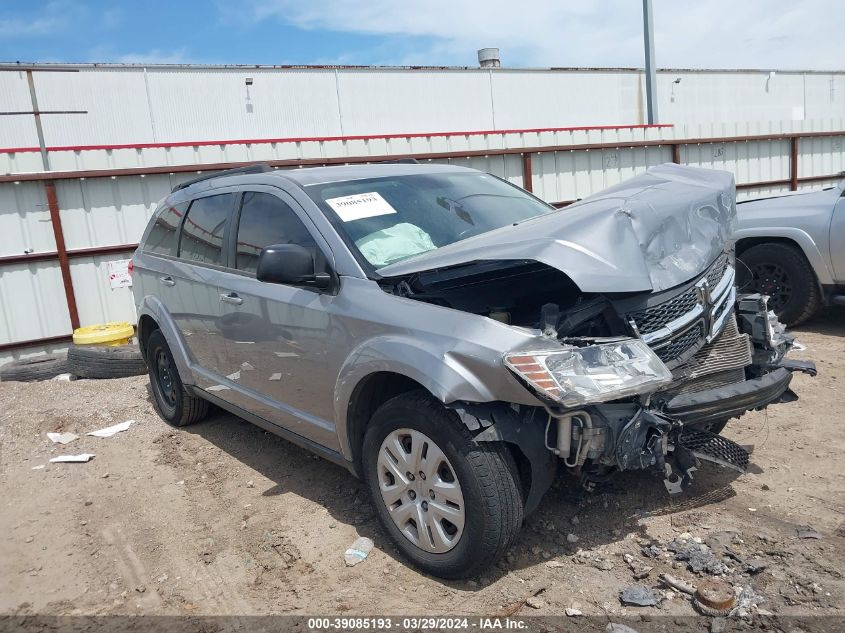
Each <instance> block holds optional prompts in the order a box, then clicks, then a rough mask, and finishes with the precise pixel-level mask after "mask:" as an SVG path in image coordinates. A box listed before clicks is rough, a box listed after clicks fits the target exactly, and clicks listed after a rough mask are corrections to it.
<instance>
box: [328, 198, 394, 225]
mask: <svg viewBox="0 0 845 633" xmlns="http://www.w3.org/2000/svg"><path fill="white" fill-rule="evenodd" d="M326 203H327V204H328V205H329V206H330V207H331V208H332V209H334V210H335V213H337V215H338V217H340V219H341V220H343V221H344V222H352V221H354V220H362V219H364V218H374V217H376V216H379V215H390V214H391V213H396V209H394V208H393V207H391V206H390V205H389V204H388V202H387V200H385V199H384V198H382V197H381V194H379V193H378V192H377V191H371V192H369V193H356V194H355V195H352V196H343V197H342V198H329V199H328V200H326Z"/></svg>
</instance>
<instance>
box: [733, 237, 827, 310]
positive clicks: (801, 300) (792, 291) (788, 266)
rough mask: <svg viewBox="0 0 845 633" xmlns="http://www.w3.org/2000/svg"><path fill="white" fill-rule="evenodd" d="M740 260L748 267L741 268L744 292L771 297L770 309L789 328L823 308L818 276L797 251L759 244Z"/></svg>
mask: <svg viewBox="0 0 845 633" xmlns="http://www.w3.org/2000/svg"><path fill="white" fill-rule="evenodd" d="M739 259H740V260H741V262H742V263H743V264H745V266H742V265H740V266H738V272H739V287H740V289H741V290H743V291H744V292H759V293H761V294H764V295H768V296H769V307H770V308H771V309H772V310H774V312H775V314H777V315H778V319H780V320H781V322H783V323H784V324H785V325H789V326H793V325H798V324H800V323H803V322H804V321H806V320H807V319H809V318H810V317H812V316H813V315H814V314H815V313H816V312H817V311H818V309H819V308H820V307H821V303H822V301H821V294H820V293H819V287H818V284H817V283H816V275H815V273H813V269H812V268H811V267H810V264H809V262H807V259H806V258H805V257H804V255H803V253H801V252H800V251H799V250H798V249H796V248H795V247H793V246H790V245H789V244H782V243H779V242H771V243H767V244H758V245H756V246H752V247H751V248H749V249H748V250H747V251H745V252H744V253H743V254H742V255H740V257H739ZM746 267H747V268H748V269H747V270H746Z"/></svg>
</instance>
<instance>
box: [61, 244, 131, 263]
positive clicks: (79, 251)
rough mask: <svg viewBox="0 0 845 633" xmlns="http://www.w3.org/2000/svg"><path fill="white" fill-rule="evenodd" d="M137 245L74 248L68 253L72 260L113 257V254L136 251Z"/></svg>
mask: <svg viewBox="0 0 845 633" xmlns="http://www.w3.org/2000/svg"><path fill="white" fill-rule="evenodd" d="M136 248H138V245H137V244H114V245H112V246H91V247H89V248H74V249H73V250H70V251H68V252H67V254H68V257H70V258H71V259H73V258H75V257H91V256H92V255H111V254H113V253H125V252H127V251H134V250H135V249H136Z"/></svg>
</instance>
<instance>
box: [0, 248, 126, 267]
mask: <svg viewBox="0 0 845 633" xmlns="http://www.w3.org/2000/svg"><path fill="white" fill-rule="evenodd" d="M136 248H138V245H137V244H115V245H113V246H90V247H88V248H74V249H70V250H68V251H67V256H68V258H69V259H74V258H76V257H91V256H96V255H110V254H113V253H125V252H127V251H134V250H135V249H136ZM58 256H59V253H58V252H57V251H43V252H40V253H24V254H22V255H0V266H2V265H3V264H28V263H31V262H42V261H47V260H51V259H56V258H57V257H58Z"/></svg>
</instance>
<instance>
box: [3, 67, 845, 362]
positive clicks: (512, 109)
mask: <svg viewBox="0 0 845 633" xmlns="http://www.w3.org/2000/svg"><path fill="white" fill-rule="evenodd" d="M245 76H251V77H253V78H254V83H253V86H251V87H250V92H249V101H247V96H246V86H245V85H244V83H243V79H244V77H245ZM35 78H36V88H37V90H38V96H39V102H40V107H41V108H42V109H44V110H47V109H62V110H66V109H87V110H88V111H89V113H88V114H87V115H55V116H45V117H43V119H44V124H45V127H44V133H45V137H46V139H47V145H48V146H64V145H74V146H76V145H85V146H90V145H98V144H124V145H131V144H137V143H150V144H155V143H159V144H161V143H169V142H178V141H202V140H227V139H228V140H237V139H238V138H241V139H243V138H250V139H260V138H262V137H272V138H277V139H281V138H285V137H296V138H302V137H326V136H329V137H333V136H350V135H351V136H356V135H366V134H372V133H390V132H400V133H401V132H414V131H420V130H423V131H424V130H430V131H432V132H434V131H439V132H449V131H450V130H456V129H466V130H478V129H485V128H487V129H492V128H498V129H514V128H517V127H525V128H535V127H543V126H544V125H548V124H549V122H550V121H552V120H554V121H555V122H556V124H558V125H560V124H562V123H568V124H571V123H576V124H577V123H584V122H587V121H588V120H589V121H590V122H605V123H607V122H618V119H615V118H614V117H616V116H617V115H618V116H619V117H623V118H624V120H627V121H631V120H635V121H636V120H639V119H638V117H639V116H640V112H639V105H638V103H639V96H640V94H641V86H640V77H639V75H638V74H636V73H615V74H614V73H604V72H602V73H568V74H566V73H554V72H547V73H543V72H538V71H508V72H502V73H500V72H495V73H492V74H491V73H489V72H486V71H442V72H441V71H396V70H390V71H388V70H385V71H373V70H351V69H344V70H342V71H335V70H332V69H325V70H319V71H318V70H308V71H297V70H285V71H282V70H256V69H253V70H249V71H245V70H240V71H227V72H221V71H217V70H207V69H188V70H178V69H155V71H154V72H153V71H149V72H147V73H145V72H144V71H143V70H140V69H129V70H119V69H105V70H96V71H92V70H85V71H81V72H76V73H40V74H39V73H37V72H36V73H35ZM671 79H672V77H661V78H660V81H661V82H669V83H666V84H665V85H664V86H663V89H662V93H661V99H664V100H666V104H664V106H665V107H664V106H662V107H664V109H663V114H664V118H666V117H668V116H674V115H673V114H672V112H680V111H681V110H680V109H681V108H682V106H683V107H685V108H687V110H686V112H687V113H690V114H689V117H690V118H688V119H687V120H685V122H684V123H683V124H680V125H675V126H674V127H666V128H642V127H629V128H618V129H582V130H546V131H537V130H534V131H530V130H529V131H524V132H514V133H495V132H491V133H486V134H451V135H438V134H434V135H429V136H400V137H393V138H351V139H339V140H338V139H335V140H312V141H294V142H280V141H279V142H252V143H229V144H212V145H190V144H189V145H186V146H155V147H123V148H103V149H84V148H78V147H77V148H75V149H66V150H62V151H50V152H49V156H50V162H51V167H52V169H53V170H55V171H86V172H90V171H91V170H103V169H117V168H151V167H160V166H178V165H203V164H213V163H227V162H239V161H257V160H286V159H288V160H289V159H296V160H300V159H327V158H337V157H361V156H374V157H380V156H389V155H405V154H416V155H423V156H424V155H425V154H430V153H446V152H448V153H456V154H460V152H482V153H483V155H480V156H471V157H461V156H453V157H449V158H438V159H436V160H439V161H443V162H451V163H453V164H460V165H466V166H470V167H475V168H477V169H481V170H484V171H488V172H490V173H493V174H496V175H498V176H501V177H503V178H506V179H507V180H509V181H511V182H513V183H515V184H517V185H524V184H525V182H524V180H523V169H524V164H523V157H522V155H521V154H519V153H510V154H505V155H503V154H497V150H503V149H509V150H518V149H519V148H543V147H556V148H557V147H559V148H561V149H559V150H558V151H553V152H540V153H533V154H532V155H531V158H532V168H531V175H532V185H533V190H534V192H535V193H536V194H537V195H538V196H540V197H541V198H543V199H545V200H547V201H549V202H564V201H571V200H574V199H577V198H582V197H585V196H587V195H590V194H591V193H594V192H596V191H598V190H600V189H602V188H604V187H606V186H609V185H612V184H615V183H617V182H619V181H621V180H623V179H625V178H627V177H629V176H632V175H634V174H635V173H638V172H640V171H642V170H643V169H645V168H647V167H649V166H651V165H656V164H659V163H663V162H668V161H671V160H673V158H675V156H674V155H673V148H672V147H671V143H672V141H674V140H676V139H684V140H685V141H686V142H685V143H684V144H681V145H679V146H678V148H676V149H677V152H678V156H677V158H679V159H680V161H681V162H683V163H687V164H691V165H700V166H705V167H713V168H718V169H727V170H729V171H732V172H733V173H734V174H735V177H736V180H737V182H738V183H740V184H743V183H761V182H765V181H773V180H774V181H779V183H778V184H775V185H760V186H757V187H753V188H746V189H743V190H741V191H740V194H739V196H740V198H742V197H748V196H756V195H765V194H767V193H778V192H781V191H784V190H787V189H789V186H790V183H789V179H790V177H791V176H792V175H793V174H791V170H790V165H791V160H790V152H791V142H790V140H788V139H769V140H749V141H739V142H736V141H722V140H719V139H720V138H722V137H734V136H743V135H765V134H788V135H794V134H801V133H804V132H808V131H819V130H836V131H840V130H845V119H844V118H843V115H845V112H842V108H833V107H832V106H830V104H831V103H834V104H835V100H836V93H835V91H834V90H833V89H832V88H831V86H834V87H835V82H834V83H830V82H831V81H834V80H839V77H838V76H837V77H834V78H833V79H830V80H828V79H825V77H824V76H815V75H807V76H806V77H804V76H803V75H783V76H781V75H776V76H775V77H774V78H772V80H771V81H772V82H779V83H778V85H777V86H775V84H774V83H770V86H769V90H770V92H769V93H766V94H767V95H771V101H772V102H771V103H769V104H768V105H766V104H765V103H762V102H761V103H757V104H756V105H755V103H753V99H752V98H751V97H752V96H753V94H752V93H754V94H756V93H755V92H754V91H757V90H758V89H760V86H759V85H757V84H759V83H760V81H759V80H760V79H761V77H758V76H756V75H754V76H752V77H746V78H745V79H742V78H740V77H739V75H738V74H735V73H729V74H726V76H725V77H722V76H721V75H718V76H713V77H708V76H705V75H702V74H699V73H689V74H684V75H683V76H682V78H681V79H682V81H681V82H680V83H679V84H674V85H675V89H674V90H675V94H674V99H675V101H674V102H672V101H670V99H671V98H672V94H671V92H667V91H669V90H671V89H672V88H671V81H669V80H671ZM799 79H800V81H798V80H799ZM564 80H565V81H564ZM688 80H689V81H688ZM705 80H706V81H709V82H711V84H709V85H711V89H708V88H707V87H706V85H707V84H706V82H705ZM717 80H718V81H721V82H723V85H722V87H721V88H720V89H722V90H725V91H731V90H732V91H734V94H730V95H729V94H725V95H722V97H723V103H722V104H721V105H719V104H714V103H713V102H712V101H713V98H712V97H713V95H712V94H711V95H710V97H711V102H708V101H707V99H706V98H705V97H704V96H702V94H699V92H701V93H708V92H709V91H710V90H712V85H713V83H712V82H717ZM744 81H745V82H749V83H752V84H753V85H751V87H747V89H748V91H750V92H749V93H748V94H745V93H743V90H745V89H746V87H744V86H743V82H744ZM754 82H756V83H754ZM825 82H827V83H825ZM799 83H800V84H801V86H802V88H801V90H799V89H798V84H799ZM433 84H436V85H437V86H438V87H439V91H438V92H437V94H436V98H435V97H432V92H431V88H430V86H431V85H433ZM805 85H806V86H810V88H808V90H810V89H811V90H812V92H813V94H814V95H815V97H813V99H815V102H816V103H815V105H814V106H813V107H814V108H816V107H817V108H819V109H818V111H819V112H824V116H825V117H826V118H824V119H823V120H812V121H791V120H788V119H789V118H790V117H789V116H788V115H786V114H785V113H787V112H788V114H791V107H792V106H789V105H788V104H790V103H792V101H794V100H795V99H798V96H799V95H804V92H803V90H804V88H803V86H805ZM763 89H764V88H763ZM27 90H28V89H27V85H26V78H25V76H24V74H23V73H18V72H0V108H3V109H4V110H28V109H30V108H31V104H30V103H29V95H28V91H27ZM681 90H685V92H681ZM696 91H698V92H696ZM775 91H780V92H775ZM663 93H665V94H663ZM743 94H745V99H746V101H745V102H743V103H742V104H737V103H736V100H735V96H737V95H739V97H742V95H743ZM807 94H809V92H808V93H807ZM94 95H96V98H94ZM185 95H190V99H186V98H185ZM696 95H697V96H696ZM705 96H706V95H705ZM766 98H767V99H768V98H769V97H768V96H767V97H766ZM802 98H803V97H802ZM681 99H685V100H689V103H687V104H686V105H684V104H682V103H680V101H681ZM825 100H827V101H825ZM249 103H252V106H253V108H252V111H251V112H249V111H248V110H247V107H246V106H247V104H249ZM438 104H440V105H438ZM444 104H448V107H447V106H446V105H444ZM305 106H307V107H305ZM828 106H830V107H828ZM767 107H768V108H770V109H769V110H766V108H767ZM605 108H607V109H605ZM673 108H676V110H673ZM719 108H722V110H719ZM809 109H810V108H809V106H808V111H809ZM397 110H398V111H401V112H397ZM717 111H718V112H722V113H724V112H728V111H736V112H737V113H739V114H737V116H747V117H760V118H759V119H758V120H754V121H750V120H749V121H746V122H739V123H736V122H735V123H727V122H723V121H722V122H720V121H718V120H717V121H716V122H710V123H703V122H702V121H701V120H697V119H696V117H704V118H706V117H708V116H717V115H716V114H714V113H717ZM766 111H769V112H775V113H776V114H777V116H781V117H782V119H787V120H778V121H773V120H768V119H766V118H765V116H766V115H765V112H766ZM614 113H616V114H614ZM399 114H402V116H407V120H406V119H403V118H402V116H399ZM579 117H580V118H579ZM12 119H14V122H13V123H12V122H10V120H12ZM32 121H33V119H32V117H31V116H29V117H0V126H1V127H0V138H2V139H3V141H2V144H3V145H4V146H6V147H21V148H33V147H34V146H37V137H36V134H35V127H34V124H33V122H32ZM411 123H414V125H411ZM400 126H402V127H400ZM691 139H704V140H703V141H702V142H690V140H691ZM661 140H662V141H665V144H660V145H652V146H647V147H613V145H614V144H615V143H619V144H624V143H629V142H650V141H661ZM843 143H845V135H835V136H827V137H818V138H807V139H802V140H801V141H800V143H799V144H798V167H799V172H798V176H799V177H801V178H806V177H813V176H827V175H833V174H837V173H838V172H840V171H842V170H843V169H845V149H844V148H843ZM596 144H604V145H610V147H603V148H600V149H586V148H583V146H585V145H596ZM568 147H579V148H580V149H571V150H570V149H566V148H568ZM487 152H489V153H487ZM42 169H43V167H42V165H41V156H40V154H39V153H38V152H37V151H23V152H13V153H2V152H0V173H2V172H5V173H7V174H22V175H23V174H25V173H26V172H38V171H42ZM193 175H194V174H193V173H190V172H188V173H174V174H146V175H141V174H136V175H129V176H113V177H90V176H91V175H90V174H89V177H85V178H65V179H59V180H56V193H57V198H58V206H59V215H60V218H61V222H62V226H63V234H64V238H65V243H66V246H67V249H69V250H70V251H71V252H73V251H74V250H78V249H87V248H92V247H108V246H119V245H126V244H132V243H134V242H136V241H137V240H138V239H139V237H140V235H141V233H142V231H143V229H144V227H145V226H146V223H147V220H148V219H149V217H150V215H151V213H152V211H153V209H154V208H155V205H156V203H157V202H158V200H160V199H161V198H162V197H164V196H165V195H166V194H167V193H168V192H169V191H170V190H171V188H172V187H173V186H174V185H175V184H177V183H178V182H181V181H184V180H186V179H188V178H191V177H192V176H193ZM827 182H830V181H818V182H812V183H799V187H800V188H804V187H819V186H823V185H824V184H826V183H827ZM0 236H2V238H0V257H8V256H15V257H17V256H20V255H22V254H24V253H35V254H38V253H51V252H55V251H56V243H55V238H54V233H53V226H52V223H51V221H50V212H49V208H48V201H47V198H46V196H45V189H44V184H43V183H42V182H27V181H21V182H14V181H11V182H3V183H0ZM128 256H129V253H128V252H116V253H112V254H98V255H87V254H85V255H80V254H78V253H77V254H75V255H73V256H72V257H71V259H70V276H71V279H72V282H73V288H74V291H75V294H76V299H77V305H78V311H79V317H80V322H81V323H82V324H83V325H85V324H92V323H98V322H103V321H108V320H130V321H131V320H134V318H135V315H134V312H133V305H132V301H131V291H130V290H129V289H126V288H122V289H111V288H110V286H109V282H108V262H109V261H112V260H115V259H123V258H126V257H128ZM70 329H71V326H70V316H69V313H68V308H67V304H66V301H65V296H64V287H63V283H62V274H61V270H60V267H59V264H58V262H57V261H56V260H54V259H46V260H44V261H34V262H24V263H13V264H8V263H4V264H2V265H0V346H2V345H4V344H8V343H13V342H17V341H25V340H32V339H39V338H46V337H55V336H62V335H67V334H68V333H69V331H70ZM55 347H61V345H54V346H53V347H50V346H47V345H42V346H35V347H32V348H29V349H25V350H5V351H0V362H4V361H5V360H8V359H9V358H12V357H14V356H20V355H26V354H32V353H38V352H40V351H43V350H45V349H53V348H55Z"/></svg>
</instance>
